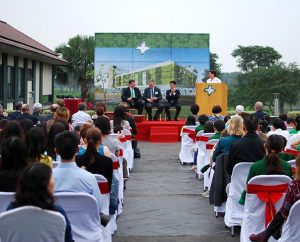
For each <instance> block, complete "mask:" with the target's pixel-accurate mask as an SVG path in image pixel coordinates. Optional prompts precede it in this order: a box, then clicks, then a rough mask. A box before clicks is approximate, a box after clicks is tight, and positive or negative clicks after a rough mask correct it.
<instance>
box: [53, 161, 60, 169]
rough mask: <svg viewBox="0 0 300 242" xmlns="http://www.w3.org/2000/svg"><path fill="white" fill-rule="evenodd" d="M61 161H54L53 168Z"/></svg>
mask: <svg viewBox="0 0 300 242" xmlns="http://www.w3.org/2000/svg"><path fill="white" fill-rule="evenodd" d="M59 163H60V162H59V161H52V166H53V168H55V167H57V166H58V164H59Z"/></svg>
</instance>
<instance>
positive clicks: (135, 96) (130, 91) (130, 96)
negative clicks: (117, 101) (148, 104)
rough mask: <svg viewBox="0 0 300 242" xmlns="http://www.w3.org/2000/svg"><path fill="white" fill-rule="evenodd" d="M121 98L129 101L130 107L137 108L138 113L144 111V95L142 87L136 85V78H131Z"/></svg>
mask: <svg viewBox="0 0 300 242" xmlns="http://www.w3.org/2000/svg"><path fill="white" fill-rule="evenodd" d="M121 99H122V101H123V102H127V103H128V104H129V106H130V107H133V108H136V109H137V110H138V114H142V113H143V107H144V105H143V103H142V95H141V92H140V89H138V88H137V87H136V86H135V81H134V80H129V86H128V87H126V88H123V90H122V96H121Z"/></svg>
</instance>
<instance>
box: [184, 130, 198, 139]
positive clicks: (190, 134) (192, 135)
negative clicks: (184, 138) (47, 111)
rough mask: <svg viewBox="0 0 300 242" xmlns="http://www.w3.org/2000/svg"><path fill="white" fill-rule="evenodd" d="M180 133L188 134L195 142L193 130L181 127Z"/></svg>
mask: <svg viewBox="0 0 300 242" xmlns="http://www.w3.org/2000/svg"><path fill="white" fill-rule="evenodd" d="M182 133H186V134H188V136H189V137H190V138H191V139H192V140H193V141H194V142H195V140H196V133H195V130H190V129H187V128H183V129H182Z"/></svg>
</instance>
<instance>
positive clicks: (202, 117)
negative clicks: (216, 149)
mask: <svg viewBox="0 0 300 242" xmlns="http://www.w3.org/2000/svg"><path fill="white" fill-rule="evenodd" d="M208 120H209V119H208V116H207V115H206V114H201V115H200V116H199V118H198V121H199V125H198V126H197V127H196V129H195V132H196V135H197V133H198V132H199V131H201V130H204V124H205V122H206V121H208Z"/></svg>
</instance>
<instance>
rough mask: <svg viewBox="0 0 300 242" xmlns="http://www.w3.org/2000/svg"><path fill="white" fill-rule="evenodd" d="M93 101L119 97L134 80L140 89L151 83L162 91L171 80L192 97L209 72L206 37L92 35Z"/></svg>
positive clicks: (190, 35)
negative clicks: (93, 53) (93, 60)
mask: <svg viewBox="0 0 300 242" xmlns="http://www.w3.org/2000/svg"><path fill="white" fill-rule="evenodd" d="M94 64H95V99H96V100H97V99H102V98H103V95H101V93H102V94H103V93H104V94H106V95H104V96H105V98H109V97H111V96H113V95H114V94H120V92H121V89H122V88H123V87H126V86H127V85H128V80H129V79H134V80H135V81H136V84H137V86H138V87H139V88H140V89H142V90H143V89H144V88H145V87H146V86H147V83H148V81H149V80H154V81H155V83H156V85H157V86H159V87H160V88H161V89H162V93H165V92H164V91H165V90H166V89H167V88H168V87H169V82H170V81H172V80H175V81H176V82H177V87H178V88H180V89H181V92H182V94H183V95H187V96H189V95H190V96H193V95H195V82H202V79H203V77H204V73H205V70H208V69H209V34H175V33H96V34H95V62H94Z"/></svg>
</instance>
